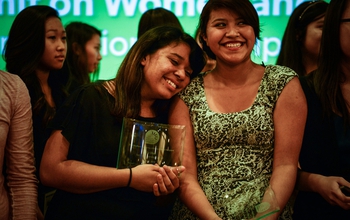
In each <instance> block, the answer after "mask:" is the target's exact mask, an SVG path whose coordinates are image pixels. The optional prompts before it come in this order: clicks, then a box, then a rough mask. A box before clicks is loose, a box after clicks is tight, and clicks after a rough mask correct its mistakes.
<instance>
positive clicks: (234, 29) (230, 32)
mask: <svg viewBox="0 0 350 220" xmlns="http://www.w3.org/2000/svg"><path fill="white" fill-rule="evenodd" d="M239 35H240V33H239V28H238V27H236V26H233V27H229V29H228V30H227V32H226V36H233V37H238V36H239Z"/></svg>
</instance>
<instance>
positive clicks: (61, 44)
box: [57, 41, 67, 50]
mask: <svg viewBox="0 0 350 220" xmlns="http://www.w3.org/2000/svg"><path fill="white" fill-rule="evenodd" d="M66 48H67V43H66V42H65V41H59V42H58V45H57V50H65V49H66Z"/></svg>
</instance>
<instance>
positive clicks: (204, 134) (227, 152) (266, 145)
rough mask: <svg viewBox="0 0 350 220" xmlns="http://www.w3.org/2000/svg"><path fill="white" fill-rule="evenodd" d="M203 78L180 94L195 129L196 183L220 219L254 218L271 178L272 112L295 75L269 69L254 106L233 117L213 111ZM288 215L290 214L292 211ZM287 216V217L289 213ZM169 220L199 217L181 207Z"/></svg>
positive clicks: (234, 114)
mask: <svg viewBox="0 0 350 220" xmlns="http://www.w3.org/2000/svg"><path fill="white" fill-rule="evenodd" d="M205 74H206V73H204V74H202V75H200V76H199V77H197V78H196V79H194V80H193V81H192V82H191V83H190V85H188V86H187V88H186V89H185V90H183V91H182V92H181V94H180V97H181V99H182V100H183V101H184V102H185V103H186V104H187V106H188V107H189V111H190V116H191V120H192V124H193V129H194V138H195V142H196V148H197V169H198V181H199V184H200V185H201V187H202V189H203V191H204V193H205V194H206V196H207V198H208V200H209V201H210V203H211V205H212V206H213V208H214V209H215V211H216V213H217V214H218V215H219V216H220V217H221V218H222V219H225V220H226V219H246V218H251V217H253V216H254V215H255V213H256V211H255V206H256V205H257V204H259V203H260V200H261V197H262V195H263V194H264V192H265V190H266V189H267V187H268V186H269V180H270V177H271V173H272V163H273V151H274V123H273V111H274V108H275V105H276V102H277V99H278V97H279V95H280V94H281V92H282V90H283V88H284V87H285V85H286V84H287V83H288V82H289V81H290V80H291V79H293V78H294V77H295V76H297V74H296V73H295V72H294V71H293V70H291V69H289V68H287V67H281V66H277V65H268V66H266V69H265V73H264V76H263V78H262V80H261V83H260V86H259V90H258V93H257V96H256V98H255V101H254V103H253V104H252V106H251V107H249V108H248V109H246V110H243V111H240V112H234V113H217V112H213V111H212V110H210V108H209V106H208V103H207V100H206V97H205V88H204V86H203V77H204V76H205ZM287 209H288V210H289V211H290V207H289V205H287V207H286V210H287ZM284 214H285V215H286V217H288V216H289V215H290V212H287V213H284ZM171 219H182V220H184V219H196V217H195V216H194V215H193V214H192V213H191V212H190V211H189V210H188V209H187V208H186V207H185V206H184V205H183V204H182V203H181V202H180V201H177V202H176V204H175V206H174V209H173V213H172V217H171Z"/></svg>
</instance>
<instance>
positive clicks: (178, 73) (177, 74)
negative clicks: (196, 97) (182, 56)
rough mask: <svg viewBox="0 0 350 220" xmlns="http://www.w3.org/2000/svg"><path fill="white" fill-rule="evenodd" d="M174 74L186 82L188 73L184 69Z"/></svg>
mask: <svg viewBox="0 0 350 220" xmlns="http://www.w3.org/2000/svg"><path fill="white" fill-rule="evenodd" d="M174 74H175V76H176V77H177V78H178V79H180V80H184V79H185V78H186V71H185V70H184V69H178V70H177V71H175V73H174Z"/></svg>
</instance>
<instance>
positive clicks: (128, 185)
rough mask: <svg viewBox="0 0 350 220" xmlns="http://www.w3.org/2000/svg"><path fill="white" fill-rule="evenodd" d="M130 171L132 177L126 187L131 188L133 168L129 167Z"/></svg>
mask: <svg viewBox="0 0 350 220" xmlns="http://www.w3.org/2000/svg"><path fill="white" fill-rule="evenodd" d="M129 171H130V175H129V180H128V184H127V185H126V187H130V185H131V181H132V169H131V167H129Z"/></svg>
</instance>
